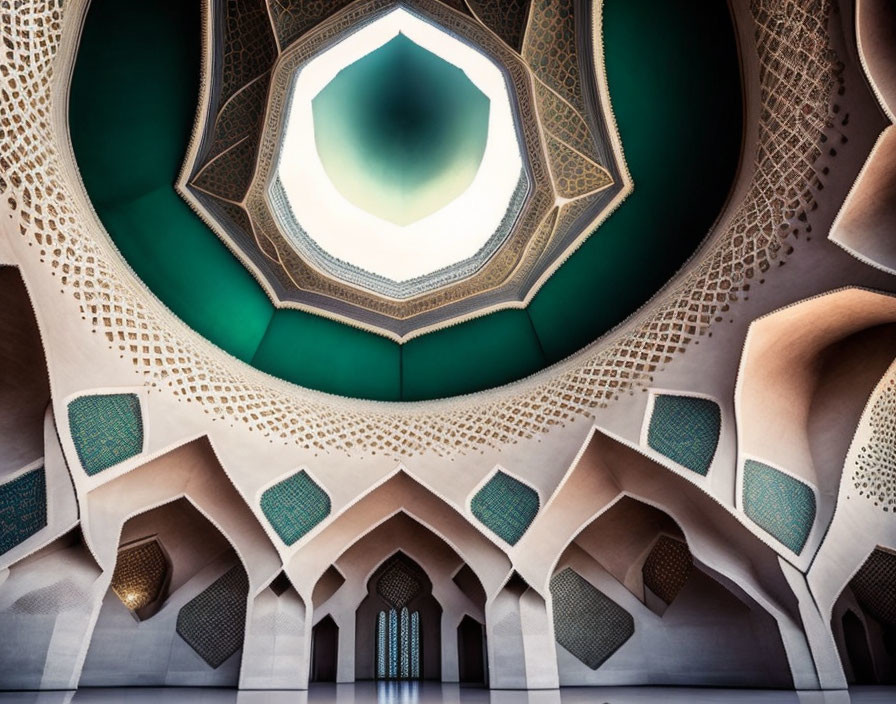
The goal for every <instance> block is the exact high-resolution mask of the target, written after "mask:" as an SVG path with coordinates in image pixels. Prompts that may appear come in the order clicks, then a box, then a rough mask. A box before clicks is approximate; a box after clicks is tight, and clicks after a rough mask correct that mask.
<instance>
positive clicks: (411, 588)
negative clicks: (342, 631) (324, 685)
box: [355, 552, 442, 680]
mask: <svg viewBox="0 0 896 704" xmlns="http://www.w3.org/2000/svg"><path fill="white" fill-rule="evenodd" d="M367 591H368V594H367V597H366V598H365V599H364V601H362V602H361V605H360V606H359V607H358V611H357V618H356V641H355V648H356V660H355V665H356V677H357V679H377V680H418V679H439V677H440V672H441V617H442V608H441V606H439V603H438V602H437V601H436V600H435V598H434V597H433V596H432V583H431V582H430V580H429V578H428V577H427V576H426V573H425V572H424V571H423V570H422V569H421V568H420V567H419V566H418V565H417V563H415V562H414V561H413V560H411V559H410V558H409V557H408V556H407V555H405V554H404V553H402V552H398V553H396V554H395V555H394V556H392V557H391V558H389V559H388V560H386V561H385V562H384V563H383V564H382V565H381V566H380V567H379V568H378V569H377V570H376V572H375V573H374V574H373V576H372V577H371V578H370V580H369V582H368V585H367Z"/></svg>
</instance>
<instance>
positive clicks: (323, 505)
mask: <svg viewBox="0 0 896 704" xmlns="http://www.w3.org/2000/svg"><path fill="white" fill-rule="evenodd" d="M261 510H262V511H263V512H264V515H265V516H266V517H267V519H268V521H270V523H271V526H272V527H273V529H274V530H275V531H276V532H277V535H279V536H280V539H281V540H282V541H283V542H284V543H286V544H287V545H292V544H293V543H295V542H296V541H297V540H298V539H299V538H301V537H302V536H303V535H305V534H306V533H307V532H308V531H310V530H311V529H312V528H314V526H316V525H317V524H318V523H320V522H321V521H322V520H324V519H325V518H326V517H327V516H329V515H330V497H329V496H327V493H326V492H325V491H324V490H323V489H321V488H320V487H319V486H318V485H317V484H316V483H315V481H314V480H313V479H312V478H311V477H310V476H308V473H307V472H306V471H304V470H302V471H301V472H298V473H297V474H293V475H292V476H291V477H289V478H287V479H284V480H283V481H282V482H280V483H278V484H275V485H274V486H272V487H271V488H269V489H267V490H266V491H265V492H264V494H262V495H261Z"/></svg>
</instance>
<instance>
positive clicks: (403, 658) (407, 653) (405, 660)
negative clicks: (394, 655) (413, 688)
mask: <svg viewBox="0 0 896 704" xmlns="http://www.w3.org/2000/svg"><path fill="white" fill-rule="evenodd" d="M398 623H399V630H400V631H401V654H400V656H399V665H400V667H399V671H400V673H401V674H400V675H399V676H400V677H401V679H403V680H406V679H407V678H408V677H410V676H411V642H410V632H411V624H410V616H409V614H408V607H407V606H405V607H404V608H402V610H401V615H400V617H399V621H398Z"/></svg>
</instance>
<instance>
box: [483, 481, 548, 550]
mask: <svg viewBox="0 0 896 704" xmlns="http://www.w3.org/2000/svg"><path fill="white" fill-rule="evenodd" d="M539 504H540V501H539V498H538V492H536V491H535V490H534V489H532V488H531V487H529V486H526V485H525V484H523V483H522V482H521V481H519V480H517V479H514V478H513V477H511V476H510V475H509V474H505V473H504V472H500V471H499V472H497V473H496V474H495V476H493V477H492V478H491V479H489V480H488V482H486V484H485V485H484V486H483V487H482V488H481V489H480V490H479V491H478V492H477V493H476V496H474V497H473V501H472V502H471V504H470V509H471V510H472V512H473V515H474V516H476V518H477V519H479V521H481V522H482V524H483V525H484V526H485V527H486V528H488V529H489V530H490V531H492V532H493V533H495V534H496V535H497V536H498V537H500V538H501V539H502V540H504V541H505V542H507V543H509V544H510V545H515V544H516V543H517V541H519V539H520V538H522V537H523V533H525V532H526V530H527V529H528V528H529V525H530V524H531V523H532V521H533V520H534V519H535V516H536V515H537V514H538V508H539Z"/></svg>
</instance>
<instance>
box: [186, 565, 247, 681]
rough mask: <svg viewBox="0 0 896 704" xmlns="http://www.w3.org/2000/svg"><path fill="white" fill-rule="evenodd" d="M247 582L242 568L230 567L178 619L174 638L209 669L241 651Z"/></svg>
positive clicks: (188, 604)
mask: <svg viewBox="0 0 896 704" xmlns="http://www.w3.org/2000/svg"><path fill="white" fill-rule="evenodd" d="M248 596H249V578H248V576H247V575H246V570H244V569H243V567H242V566H241V565H237V566H235V567H232V568H231V569H230V570H229V571H228V572H226V573H225V574H224V575H222V576H221V577H219V578H218V579H217V580H215V581H214V582H213V583H212V584H211V585H209V586H208V587H207V588H206V589H205V590H204V591H203V592H202V593H200V594H198V595H197V596H195V597H194V598H193V599H192V600H191V601H189V602H188V603H187V604H185V605H184V607H183V608H182V609H181V610H180V613H178V615H177V634H178V635H179V636H180V637H181V638H183V639H184V640H185V641H186V642H187V644H188V645H189V646H190V647H191V648H193V650H195V651H196V653H197V654H198V655H199V657H201V658H202V659H203V660H205V661H206V662H207V663H208V664H209V666H210V667H213V668H217V667H220V666H221V665H222V664H224V662H225V661H226V660H227V659H228V658H230V657H231V656H232V655H233V654H234V653H236V652H237V651H238V650H239V649H240V648H242V647H243V636H244V635H245V630H246V599H247V598H248Z"/></svg>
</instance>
